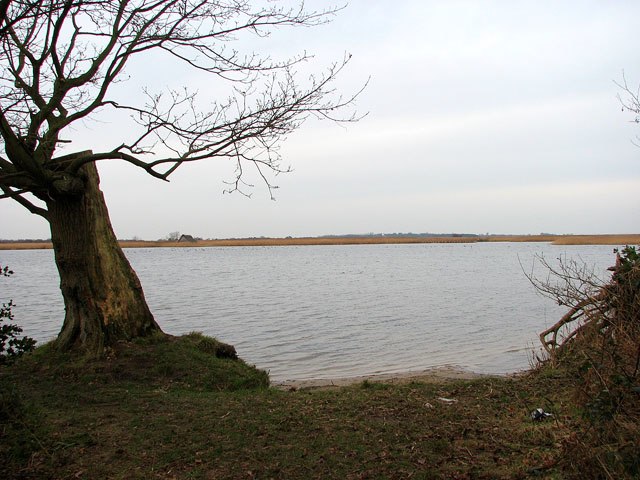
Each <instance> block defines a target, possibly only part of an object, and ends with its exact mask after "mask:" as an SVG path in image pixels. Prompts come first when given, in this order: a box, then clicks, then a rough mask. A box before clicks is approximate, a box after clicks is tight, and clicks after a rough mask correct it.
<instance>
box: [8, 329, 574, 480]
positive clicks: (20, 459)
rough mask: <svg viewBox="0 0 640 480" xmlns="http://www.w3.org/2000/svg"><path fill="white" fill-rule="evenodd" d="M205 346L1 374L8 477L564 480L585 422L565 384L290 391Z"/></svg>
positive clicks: (186, 340)
mask: <svg viewBox="0 0 640 480" xmlns="http://www.w3.org/2000/svg"><path fill="white" fill-rule="evenodd" d="M210 345H211V341H210V340H207V339H204V340H203V337H200V336H198V335H191V336H187V337H181V338H179V339H172V340H160V339H157V340H155V341H152V342H145V343H137V344H129V345H127V346H126V348H122V349H120V351H114V352H112V354H111V356H110V357H109V358H108V359H105V360H100V361H96V360H86V359H84V360H83V359H70V358H67V357H59V356H57V355H56V354H53V353H52V352H51V350H50V349H48V347H44V348H42V349H40V351H38V352H36V354H34V355H32V356H30V357H27V358H25V359H24V360H23V361H20V362H19V363H18V364H16V365H15V366H12V367H3V368H2V370H0V382H1V383H0V385H1V387H2V390H1V391H0V393H1V395H2V396H1V398H2V410H1V411H0V415H1V416H2V418H1V420H2V421H1V422H0V424H2V427H1V428H2V430H1V433H0V434H1V436H2V437H1V439H0V440H1V441H0V455H1V457H0V462H1V463H2V465H3V470H4V471H3V476H4V478H87V479H89V478H127V479H128V478H145V479H146V478H216V479H236V478H237V479H241V478H289V479H296V478H300V479H303V478H304V479H306V478H341V479H342V478H460V479H464V478H527V477H530V476H536V477H537V478H540V477H542V478H564V477H563V476H562V474H561V473H560V472H559V471H558V470H557V468H558V467H557V466H556V465H555V461H556V460H557V459H558V454H559V451H560V446H561V444H562V443H563V441H564V439H566V438H567V437H569V436H570V435H571V427H572V424H573V423H574V422H575V421H576V420H575V418H574V417H575V412H574V409H573V407H572V404H571V401H570V399H569V398H568V394H567V387H566V385H567V382H566V381H565V380H566V379H563V378H561V376H559V375H557V374H553V373H546V374H544V373H542V374H537V375H525V376H521V377H518V378H485V379H479V380H473V381H442V382H440V383H420V382H410V383H406V384H402V385H388V384H379V383H371V382H364V383H361V384H358V385H353V386H349V387H342V388H336V389H315V390H313V389H310V390H296V391H281V390H276V389H272V388H266V386H265V385H266V384H265V381H266V375H265V374H264V373H263V372H260V371H258V370H256V369H254V368H252V367H250V366H247V365H245V364H244V363H243V362H241V361H233V360H227V359H219V358H216V357H215V356H214V355H212V354H211V353H210V352H211V351H212V350H211V348H210ZM537 407H542V408H544V409H545V410H547V411H551V412H553V413H554V417H551V418H550V419H548V420H545V421H542V422H534V421H532V420H531V418H530V416H529V414H530V412H531V411H532V410H533V409H534V408H537Z"/></svg>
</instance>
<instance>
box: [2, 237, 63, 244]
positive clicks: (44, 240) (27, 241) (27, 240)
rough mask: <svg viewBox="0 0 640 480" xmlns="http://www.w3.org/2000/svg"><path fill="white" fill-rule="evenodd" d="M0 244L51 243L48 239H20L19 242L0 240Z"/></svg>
mask: <svg viewBox="0 0 640 480" xmlns="http://www.w3.org/2000/svg"><path fill="white" fill-rule="evenodd" d="M0 243H51V239H50V238H46V239H42V238H37V239H35V238H21V239H19V240H6V239H4V238H0Z"/></svg>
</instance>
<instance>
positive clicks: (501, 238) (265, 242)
mask: <svg viewBox="0 0 640 480" xmlns="http://www.w3.org/2000/svg"><path fill="white" fill-rule="evenodd" d="M477 242H548V243H552V244H554V245H640V234H615V235H613V234H612V235H489V236H477V237H467V236H464V237H463V236H447V237H395V236H393V237H391V236H388V237H386V236H371V237H351V236H349V237H298V238H292V237H287V238H263V237H261V238H230V239H218V240H198V241H195V242H167V241H146V240H141V241H134V240H123V241H120V245H121V246H122V247H123V248H156V247H178V248H189V247H274V246H288V245H378V244H382V245H384V244H387V245H391V244H416V243H477ZM47 248H52V245H51V243H50V242H3V243H0V250H38V249H47Z"/></svg>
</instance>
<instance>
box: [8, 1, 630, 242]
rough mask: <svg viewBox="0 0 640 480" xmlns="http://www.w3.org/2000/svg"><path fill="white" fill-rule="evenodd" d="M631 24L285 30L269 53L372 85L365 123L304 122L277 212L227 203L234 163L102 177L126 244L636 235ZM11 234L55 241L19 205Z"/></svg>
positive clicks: (380, 23)
mask: <svg viewBox="0 0 640 480" xmlns="http://www.w3.org/2000/svg"><path fill="white" fill-rule="evenodd" d="M306 3H307V8H309V9H313V8H322V7H323V6H324V5H326V3H327V2H326V1H322V0H315V1H307V2H306ZM638 18H640V2H637V1H615V2H602V1H562V2H558V1H513V0H509V1H507V0H504V1H482V2H478V1H455V0H453V1H446V2H443V1H425V0H419V1H410V0H402V1H397V2H388V1H382V0H379V1H378V0H352V1H351V2H350V3H349V5H348V7H347V8H346V9H345V10H344V11H342V12H340V14H338V15H337V16H336V17H335V19H334V20H333V22H332V23H331V24H330V25H325V26H321V27H317V28H313V29H290V30H282V31H278V32H277V33H276V35H274V37H273V39H271V40H269V41H267V42H265V43H264V45H265V47H264V48H267V49H268V50H269V52H268V53H272V54H274V56H276V57H277V56H283V55H294V54H296V53H300V52H301V51H303V50H306V51H307V52H309V53H313V54H315V55H316V56H315V58H314V60H313V62H312V63H311V64H310V65H312V66H314V67H317V69H318V70H322V69H323V68H324V67H325V66H326V65H328V64H329V63H330V62H331V61H333V60H339V59H341V58H342V56H343V55H344V54H345V52H347V53H351V54H352V55H353V59H352V61H351V63H350V64H349V66H348V69H347V71H345V72H344V75H342V78H341V79H340V81H339V83H338V85H339V87H340V88H341V89H342V90H343V91H345V93H346V94H349V93H350V92H352V91H355V89H357V88H358V87H359V86H360V85H362V84H363V83H365V82H366V81H367V79H368V78H369V77H370V82H369V85H368V88H367V89H366V91H365V92H364V93H363V94H362V95H361V96H360V97H359V99H358V103H357V107H358V109H359V111H361V112H369V113H368V116H367V117H366V118H364V119H363V120H361V121H360V122H358V123H356V124H350V125H347V126H346V127H345V126H338V125H335V124H330V123H327V122H317V121H310V122H307V123H305V124H304V125H303V126H302V128H301V129H300V130H299V131H297V132H296V133H295V134H293V135H291V136H290V137H289V138H288V139H286V141H285V142H284V143H283V145H282V154H283V156H284V163H285V164H287V165H289V164H290V165H291V167H292V168H293V172H292V173H289V174H286V175H280V176H278V177H277V178H276V179H275V180H274V182H275V183H276V184H277V185H278V186H279V187H280V188H279V189H278V190H276V192H275V196H276V201H271V200H270V198H269V193H268V191H267V189H266V188H265V187H264V186H263V185H260V184H256V186H255V188H254V189H253V191H252V193H253V195H252V198H251V199H248V198H245V197H243V196H241V195H238V194H234V195H229V194H223V193H222V192H223V190H224V189H225V188H226V185H225V184H224V183H223V182H224V181H225V180H230V179H232V174H233V168H232V166H233V165H232V164H231V162H226V163H225V162H224V161H223V160H216V161H214V162H208V163H200V164H190V165H187V166H185V167H183V168H181V169H180V170H178V171H177V172H176V175H175V176H174V177H172V178H173V179H172V181H171V183H168V184H167V183H165V182H162V181H159V180H156V179H153V178H151V177H149V176H147V175H146V174H145V173H144V172H142V171H140V170H138V169H136V168H134V167H131V166H128V165H119V164H116V163H112V164H109V165H105V164H100V166H99V170H100V173H101V177H102V188H103V191H104V193H105V197H106V200H107V204H108V206H109V210H110V214H111V221H112V223H113V226H114V229H115V231H116V234H117V235H118V237H119V238H132V237H139V238H143V239H158V238H161V237H164V236H166V235H167V234H168V233H169V232H172V231H180V232H182V233H187V234H191V235H194V236H199V237H203V238H229V237H252V236H287V235H292V236H307V235H310V236H315V235H322V234H341V233H367V232H380V233H394V232H437V233H448V232H465V233H487V232H490V233H515V234H527V233H540V232H551V233H574V234H580V233H638V232H640V227H639V220H640V148H638V147H637V146H635V145H634V144H633V143H632V141H633V140H634V139H636V137H637V136H638V135H640V126H638V125H636V124H633V123H631V122H630V121H631V120H632V116H631V115H630V114H629V113H628V112H622V111H621V106H620V103H619V101H618V99H617V95H618V94H619V93H621V91H620V89H619V88H618V87H617V86H616V84H615V83H614V82H616V81H617V82H621V81H622V75H623V71H624V73H625V75H626V78H627V80H628V81H629V83H630V84H631V85H633V86H635V87H637V86H638V85H639V84H640V49H639V48H638V38H639V33H638ZM260 45H261V44H260V43H256V46H257V47H256V48H258V46H260ZM129 73H130V75H131V77H132V78H131V80H130V81H129V82H127V83H125V84H122V85H120V86H119V88H127V89H129V90H128V92H130V93H131V94H137V92H139V89H140V87H141V86H143V85H148V86H149V87H150V88H152V89H153V88H158V89H161V88H164V87H166V86H174V87H177V86H180V85H170V83H171V82H172V81H177V82H179V83H181V84H190V81H189V76H188V74H187V72H186V71H185V72H174V74H173V76H169V75H158V72H157V71H156V72H155V74H154V71H153V68H148V66H145V65H142V64H141V65H138V66H135V67H132V68H131V69H130V70H129ZM159 77H161V78H159ZM194 82H197V80H194ZM201 88H202V87H201ZM121 128H124V127H123V126H122V125H120V124H116V123H109V122H103V123H100V124H96V123H94V124H90V125H87V126H86V131H78V132H77V134H78V135H79V138H78V139H77V141H76V142H75V145H77V146H82V145H83V144H85V145H87V146H89V147H91V146H94V147H100V146H103V145H104V146H107V145H110V144H109V140H110V139H111V140H113V139H117V138H118V135H119V132H121V131H122V130H120V129H121ZM78 149H80V148H78ZM99 149H100V148H96V150H99ZM0 218H1V219H2V231H1V232H0V238H14V239H15V238H47V237H49V236H50V234H49V231H48V226H47V224H46V222H44V221H43V220H42V219H40V218H39V217H36V216H33V215H30V214H29V213H28V212H27V211H26V210H24V209H23V208H22V207H20V206H18V205H17V204H15V202H11V201H9V200H3V201H2V202H0Z"/></svg>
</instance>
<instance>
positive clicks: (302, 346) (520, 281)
mask: <svg viewBox="0 0 640 480" xmlns="http://www.w3.org/2000/svg"><path fill="white" fill-rule="evenodd" d="M611 251H612V247H610V246H575V247H574V246H552V245H549V244H541V243H476V244H411V245H341V246H284V247H209V248H197V247H196V248H149V249H127V250H126V255H127V257H128V258H129V260H130V262H131V264H132V265H133V267H134V268H135V269H136V271H137V272H138V275H139V277H140V280H141V282H142V285H143V287H144V290H145V294H146V297H147V301H148V302H149V305H150V307H151V310H152V312H153V313H154V315H155V317H156V320H157V321H158V323H159V324H160V326H161V327H162V328H163V330H164V331H166V332H168V333H172V334H182V333H187V332H190V331H200V332H203V333H205V334H207V335H212V336H216V337H217V338H219V339H221V340H223V341H225V342H228V343H231V344H233V345H235V347H236V349H237V351H238V353H239V355H240V356H241V357H242V358H243V359H245V360H246V361H248V362H249V363H252V364H255V365H257V366H258V367H261V368H264V369H266V370H268V371H269V372H270V375H271V378H272V380H275V381H281V380H288V379H307V378H337V377H345V376H356V375H368V374H376V373H394V372H404V371H413V370H416V371H417V370H422V369H425V368H430V367H437V366H443V365H453V366H457V367H460V368H464V369H469V370H472V371H476V372H481V373H506V372H513V371H517V370H520V369H524V368H527V367H528V365H529V360H530V349H531V348H532V347H535V348H537V347H538V339H537V335H538V333H539V332H540V331H542V330H544V329H545V328H547V327H548V326H549V325H551V324H553V323H555V321H556V320H557V319H558V318H559V316H560V315H561V314H562V313H563V310H562V309H560V308H559V307H557V306H556V305H555V304H554V303H553V302H552V301H551V300H549V299H546V298H543V297H541V296H540V295H538V294H537V293H536V292H535V290H534V288H533V287H532V286H531V284H530V283H529V281H528V280H527V278H526V276H525V274H524V272H523V270H522V267H523V266H524V268H525V270H527V271H529V270H530V269H531V265H532V262H533V259H534V256H535V255H539V254H544V255H545V257H547V258H549V259H555V258H557V257H558V256H561V255H563V256H564V255H566V256H569V257H573V258H581V259H583V260H584V261H585V262H587V263H588V264H590V265H591V264H593V265H596V266H597V269H598V270H599V271H601V272H603V273H602V275H603V276H605V273H604V272H605V269H606V267H607V266H609V265H611V264H612V263H613V256H612V254H611ZM0 263H1V264H2V265H4V264H7V265H9V266H10V267H11V268H12V269H13V270H14V271H15V272H16V273H15V275H13V276H12V277H10V278H8V279H2V280H1V285H2V286H1V290H0V291H1V292H2V293H1V295H0V296H1V297H2V300H3V301H6V300H7V299H8V298H13V299H14V302H15V303H16V304H17V306H16V307H15V308H14V314H15V317H16V318H15V322H16V323H19V324H20V325H22V326H23V327H24V330H25V333H26V334H27V335H30V336H33V337H34V338H36V339H38V340H40V341H43V340H47V339H50V338H53V337H55V335H56V334H57V332H58V331H59V329H60V327H61V325H62V319H63V316H64V306H63V303H62V299H61V296H60V292H59V289H58V284H59V278H58V274H57V271H56V269H55V265H54V261H53V252H52V251H51V250H21V251H2V252H0ZM539 274H540V275H543V274H544V272H542V271H540V272H539Z"/></svg>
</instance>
